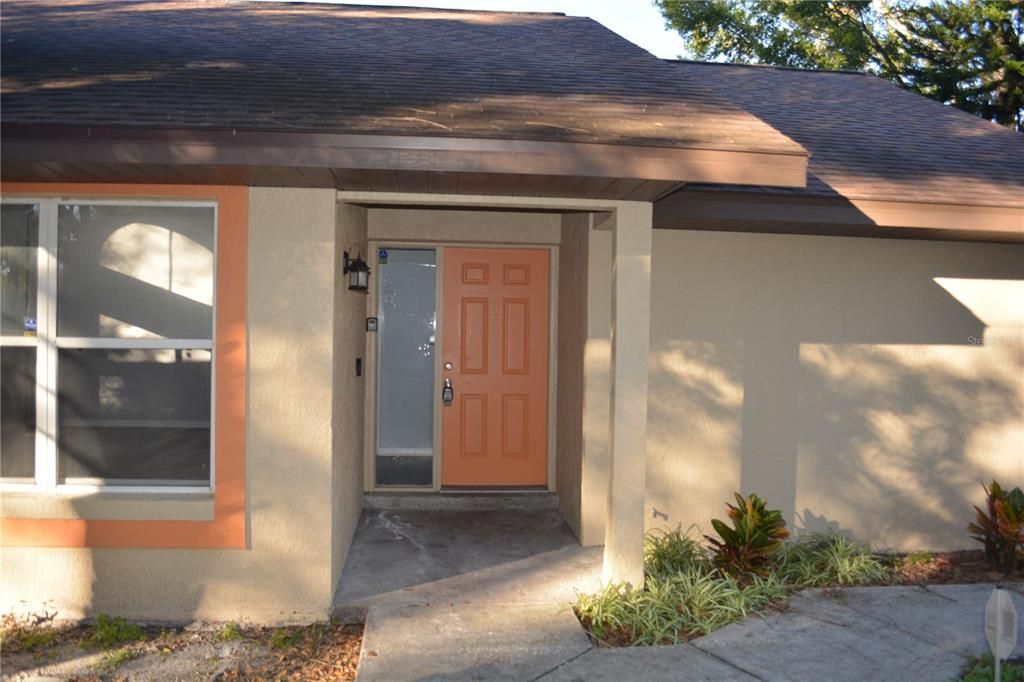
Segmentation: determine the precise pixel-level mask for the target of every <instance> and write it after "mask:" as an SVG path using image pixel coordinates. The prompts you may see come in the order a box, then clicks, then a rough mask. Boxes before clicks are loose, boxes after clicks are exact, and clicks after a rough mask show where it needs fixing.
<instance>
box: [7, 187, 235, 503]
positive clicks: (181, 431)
mask: <svg viewBox="0 0 1024 682" xmlns="http://www.w3.org/2000/svg"><path fill="white" fill-rule="evenodd" d="M2 210H3V213H2V222H0V249H2V258H3V264H2V303H3V314H2V318H3V329H2V335H0V360H2V372H3V373H2V375H0V382H2V388H3V391H2V392H3V396H2V398H3V405H2V414H0V432H2V438H3V443H2V450H0V477H2V479H3V481H4V483H7V484H18V485H27V486H35V487H42V488H51V487H57V486H93V487H95V486H100V487H103V488H114V489H122V490H124V489H131V490H138V489H140V488H149V487H153V488H156V489H159V490H167V489H168V488H169V487H173V488H186V489H197V488H198V489H204V490H209V489H210V488H211V487H212V470H213V468H212V462H213V452H212V438H211V424H212V409H213V407H212V406H213V395H212V394H213V381H212V379H213V319H214V318H213V307H214V301H213V298H214V262H215V255H214V239H215V235H214V232H215V228H214V226H215V224H216V216H215V212H216V209H215V207H214V206H213V205H212V204H210V203H188V204H183V203H140V202H107V201H82V202H61V201H53V200H51V201H37V202H25V201H20V202H11V203H5V204H3V206H2Z"/></svg>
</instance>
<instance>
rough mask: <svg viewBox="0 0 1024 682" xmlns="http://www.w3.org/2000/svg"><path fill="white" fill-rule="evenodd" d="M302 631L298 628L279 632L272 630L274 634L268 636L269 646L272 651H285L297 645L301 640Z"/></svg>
mask: <svg viewBox="0 0 1024 682" xmlns="http://www.w3.org/2000/svg"><path fill="white" fill-rule="evenodd" d="M302 635H303V631H302V630H301V629H299V628H284V629H280V630H274V634H272V635H271V636H270V646H271V647H273V648H274V649H287V648H289V647H293V646H295V645H296V644H298V643H299V641H300V640H301V639H302Z"/></svg>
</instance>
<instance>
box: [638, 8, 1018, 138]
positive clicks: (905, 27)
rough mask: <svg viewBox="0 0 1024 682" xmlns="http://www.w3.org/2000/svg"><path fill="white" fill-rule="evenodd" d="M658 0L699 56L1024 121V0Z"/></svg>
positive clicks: (1006, 120)
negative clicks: (823, 73)
mask: <svg viewBox="0 0 1024 682" xmlns="http://www.w3.org/2000/svg"><path fill="white" fill-rule="evenodd" d="M655 2H656V4H657V5H658V8H659V9H660V10H661V12H662V14H663V15H664V17H665V21H666V24H667V25H668V27H669V28H672V29H674V30H676V31H678V32H679V33H680V34H681V35H682V36H683V38H684V40H686V41H687V45H688V50H689V52H690V54H691V55H692V56H693V57H696V58H697V59H705V60H708V59H711V60H717V59H725V60H728V61H733V62H740V63H747V64H775V65H777V66H789V67H797V68H815V69H848V70H856V71H866V72H869V73H874V74H877V75H879V76H881V77H882V78H887V79H889V80H891V81H893V82H895V83H897V84H899V85H900V86H902V87H905V88H907V89H909V90H912V91H914V92H917V93H919V94H922V95H925V96H926V97H931V98H932V99H937V100H939V101H940V102H945V103H948V104H952V105H953V106H956V107H959V108H960V109H963V110H964V111H969V112H971V113H973V114H976V115H978V116H981V117H982V118H985V119H988V120H993V121H996V122H998V123H1000V124H1002V125H1005V126H1009V127H1011V128H1014V129H1016V130H1021V129H1022V126H1024V25H1022V23H1024V0H937V1H935V2H931V3H927V4H922V3H920V2H914V1H913V0H875V1H873V2H872V1H869V0H825V1H799V0H655Z"/></svg>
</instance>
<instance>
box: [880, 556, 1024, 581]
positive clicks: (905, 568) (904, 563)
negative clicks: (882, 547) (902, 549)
mask: <svg viewBox="0 0 1024 682" xmlns="http://www.w3.org/2000/svg"><path fill="white" fill-rule="evenodd" d="M886 558H887V559H888V560H889V561H891V571H892V573H891V581H890V582H888V583H887V584H890V585H921V584H930V585H946V584H956V583H999V582H1003V583H1011V582H1024V571H1018V572H1017V573H1015V574H1011V575H1008V576H1007V575H1003V574H1002V573H1001V572H999V571H993V570H992V569H991V568H990V567H989V565H988V562H986V561H985V553H984V552H983V551H982V550H965V551H959V552H918V553H914V554H893V555H889V556H888V557H886Z"/></svg>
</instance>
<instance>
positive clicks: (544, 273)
mask: <svg viewBox="0 0 1024 682" xmlns="http://www.w3.org/2000/svg"><path fill="white" fill-rule="evenodd" d="M549 280H550V272H549V264H548V252H547V251H538V250H526V249H454V248H451V249H445V251H444V310H443V323H442V325H443V327H442V332H443V334H442V344H443V345H442V352H443V356H442V358H441V380H442V382H443V381H444V380H445V379H449V380H451V384H452V394H453V396H452V397H453V399H452V403H451V405H450V406H442V407H441V453H442V455H441V483H442V484H443V485H446V486H535V485H545V484H546V483H547V444H548V327H549V310H548V300H549ZM449 366H450V367H451V369H449Z"/></svg>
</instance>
